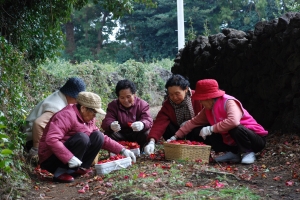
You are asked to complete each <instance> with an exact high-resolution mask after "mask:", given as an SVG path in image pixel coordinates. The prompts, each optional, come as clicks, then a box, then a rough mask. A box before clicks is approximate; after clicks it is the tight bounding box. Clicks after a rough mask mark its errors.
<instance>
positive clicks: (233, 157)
mask: <svg viewBox="0 0 300 200" xmlns="http://www.w3.org/2000/svg"><path fill="white" fill-rule="evenodd" d="M215 161H216V162H240V161H241V156H240V155H239V154H234V153H232V152H227V153H226V154H225V155H223V156H219V157H217V158H215Z"/></svg>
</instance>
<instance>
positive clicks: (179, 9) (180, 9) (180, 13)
mask: <svg viewBox="0 0 300 200" xmlns="http://www.w3.org/2000/svg"><path fill="white" fill-rule="evenodd" d="M177 30H178V50H179V49H182V48H183V47H184V40H185V39H184V16H183V0H177Z"/></svg>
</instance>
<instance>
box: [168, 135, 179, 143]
mask: <svg viewBox="0 0 300 200" xmlns="http://www.w3.org/2000/svg"><path fill="white" fill-rule="evenodd" d="M173 140H177V138H176V137H175V135H174V136H172V137H171V138H170V139H168V140H167V142H171V141H173Z"/></svg>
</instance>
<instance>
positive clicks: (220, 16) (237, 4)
mask: <svg viewBox="0 0 300 200" xmlns="http://www.w3.org/2000/svg"><path fill="white" fill-rule="evenodd" d="M155 3H156V7H147V6H145V5H143V4H134V12H132V13H127V14H125V15H123V16H122V17H120V18H119V19H118V21H115V20H113V19H112V17H113V16H111V15H110V14H109V13H108V11H107V10H105V8H104V7H102V6H101V4H92V3H90V4H88V5H87V6H86V7H84V8H83V9H82V10H80V11H76V12H73V17H72V22H73V24H74V29H73V30H74V35H75V40H74V44H76V45H75V46H76V48H75V50H74V52H71V53H70V52H68V51H66V54H65V56H64V58H67V59H70V60H75V61H77V62H80V61H83V60H84V59H86V58H88V59H91V60H97V59H99V60H100V61H117V62H120V63H123V62H125V61H126V60H128V59H135V60H138V61H143V62H147V61H151V60H153V59H161V58H171V59H172V58H174V57H175V55H176V53H177V52H178V49H177V32H176V30H177V5H176V1H175V0H174V1H169V0H156V2H155ZM298 8H299V4H298V3H297V2H296V1H294V0H289V1H285V2H284V1H280V0H253V1H250V2H249V1H244V0H231V1H227V0H219V1H217V0H204V1H193V0H184V17H185V21H186V23H185V30H186V41H188V40H193V39H195V38H196V37H197V36H198V35H207V34H209V33H210V34H216V33H219V32H220V31H221V30H222V29H223V28H234V29H237V30H243V31H248V30H253V28H254V25H255V24H256V23H257V22H258V21H263V20H272V19H274V18H276V17H278V16H280V15H282V14H283V13H284V12H286V11H292V10H295V9H298ZM91 12H93V13H94V14H92V13H91ZM83 16H84V17H83ZM116 27H118V29H116V30H117V31H118V32H117V34H116V38H115V39H116V40H115V41H113V42H112V41H110V40H109V36H108V35H109V34H112V33H113V28H116ZM67 41H68V40H67ZM69 45H70V43H67V44H66V47H67V49H69ZM104 49H105V50H104Z"/></svg>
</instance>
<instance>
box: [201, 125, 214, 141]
mask: <svg viewBox="0 0 300 200" xmlns="http://www.w3.org/2000/svg"><path fill="white" fill-rule="evenodd" d="M212 132H213V126H205V127H203V128H202V129H201V131H200V134H199V135H200V136H201V137H202V138H203V139H204V140H205V139H206V136H209V135H211V134H212Z"/></svg>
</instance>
